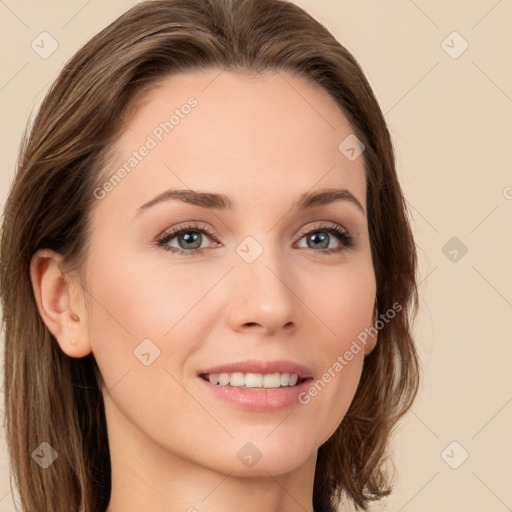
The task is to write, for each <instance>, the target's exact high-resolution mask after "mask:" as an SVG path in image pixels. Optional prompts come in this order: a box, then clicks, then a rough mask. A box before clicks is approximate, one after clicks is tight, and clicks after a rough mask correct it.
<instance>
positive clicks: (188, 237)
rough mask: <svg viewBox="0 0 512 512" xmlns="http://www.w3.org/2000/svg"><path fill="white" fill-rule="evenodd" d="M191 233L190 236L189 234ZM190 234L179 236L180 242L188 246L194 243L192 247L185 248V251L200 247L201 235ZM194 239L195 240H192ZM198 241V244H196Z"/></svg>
mask: <svg viewBox="0 0 512 512" xmlns="http://www.w3.org/2000/svg"><path fill="white" fill-rule="evenodd" d="M191 233H192V234H191ZM191 233H184V234H182V235H181V236H180V239H181V241H184V242H185V243H187V244H190V243H192V244H193V243H194V242H195V244H196V245H195V246H194V247H185V249H198V248H199V247H201V239H200V237H201V234H200V233H195V232H191ZM194 238H195V240H194ZM198 241H199V243H197V242H198Z"/></svg>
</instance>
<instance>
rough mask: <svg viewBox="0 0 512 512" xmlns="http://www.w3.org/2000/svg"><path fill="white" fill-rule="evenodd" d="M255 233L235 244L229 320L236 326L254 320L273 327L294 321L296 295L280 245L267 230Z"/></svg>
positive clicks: (277, 327) (267, 327)
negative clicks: (258, 233)
mask: <svg viewBox="0 0 512 512" xmlns="http://www.w3.org/2000/svg"><path fill="white" fill-rule="evenodd" d="M256 236H258V238H259V240H257V239H256ZM256 236H248V237H246V238H245V239H244V240H242V242H241V243H240V244H239V245H238V246H237V247H236V253H237V254H236V258H235V268H234V272H233V276H232V278H233V281H232V282H233V288H234V289H233V290H232V292H233V293H232V295H231V298H230V302H231V303H232V304H231V308H230V311H231V321H232V322H234V323H235V325H233V327H235V328H236V327H237V326H238V327H242V326H243V325H246V324H254V323H257V324H259V325H260V326H262V327H264V328H265V329H268V330H272V331H274V330H276V329H279V328H280V327H284V326H285V325H287V324H288V323H289V322H294V321H296V318H295V313H296V307H295V301H296V297H295V295H294V293H293V292H292V290H293V283H292V276H291V272H290V267H289V266H288V265H287V262H286V255H285V253H284V247H283V245H282V244H280V243H279V241H275V240H274V238H273V237H272V235H271V234H269V233H265V234H264V235H261V234H260V235H256Z"/></svg>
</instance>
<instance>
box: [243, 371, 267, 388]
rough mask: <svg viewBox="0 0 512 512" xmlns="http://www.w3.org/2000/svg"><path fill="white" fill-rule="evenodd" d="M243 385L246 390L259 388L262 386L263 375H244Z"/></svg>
mask: <svg viewBox="0 0 512 512" xmlns="http://www.w3.org/2000/svg"><path fill="white" fill-rule="evenodd" d="M245 385H246V387H248V388H261V387H262V386H263V375H262V374H261V373H246V374H245Z"/></svg>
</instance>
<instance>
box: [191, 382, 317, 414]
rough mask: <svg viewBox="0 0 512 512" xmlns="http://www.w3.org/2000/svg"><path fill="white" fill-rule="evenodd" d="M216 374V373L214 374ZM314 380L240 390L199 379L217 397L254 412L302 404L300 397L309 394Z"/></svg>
mask: <svg viewBox="0 0 512 512" xmlns="http://www.w3.org/2000/svg"><path fill="white" fill-rule="evenodd" d="M212 373H215V372H212ZM312 380H313V379H312V378H308V379H306V380H304V381H302V382H300V383H299V384H297V385H296V386H286V387H282V388H268V389H265V388H240V387H236V386H233V387H232V386H220V385H217V384H212V383H211V382H210V381H208V380H205V379H203V378H202V377H198V381H199V382H200V383H201V384H200V386H204V387H205V389H206V390H207V391H208V392H211V393H212V394H213V395H214V396H215V397H217V398H219V399H221V400H226V401H227V402H228V403H231V404H233V405H235V406H236V407H239V408H241V409H245V410H248V411H254V412H271V411H277V410H278V409H283V408H285V407H289V406H291V405H294V404H295V405H297V404H299V403H302V402H300V400H299V395H301V394H304V393H307V391H308V389H309V387H310V386H311V381H312Z"/></svg>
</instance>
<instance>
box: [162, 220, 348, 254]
mask: <svg viewBox="0 0 512 512" xmlns="http://www.w3.org/2000/svg"><path fill="white" fill-rule="evenodd" d="M190 232H192V233H201V234H203V235H207V236H209V237H211V238H215V237H216V235H217V232H216V231H214V230H210V229H208V228H206V227H201V226H199V225H198V224H188V225H185V226H181V227H178V228H172V229H170V230H169V231H166V232H165V233H164V234H163V235H162V236H160V237H159V238H158V239H157V240H156V244H155V245H156V246H157V247H162V248H163V249H164V250H166V251H169V252H172V253H175V254H181V255H183V256H194V255H198V254H200V253H201V252H203V251H205V250H206V249H188V250H185V249H179V248H177V247H171V246H169V245H167V244H168V242H170V241H171V240H172V239H173V238H176V237H177V236H179V235H181V234H183V233H190ZM313 233H329V234H330V235H334V236H335V237H336V238H337V239H338V240H339V241H340V242H342V246H341V247H340V248H338V249H324V250H321V251H316V250H315V249H311V248H310V247H309V248H308V249H311V250H313V251H315V252H320V253H324V254H333V253H340V252H341V251H344V250H346V249H350V248H351V247H353V246H354V243H355V242H354V238H353V237H352V235H350V234H349V233H348V231H346V230H345V229H344V228H342V227H341V226H338V225H337V224H328V225H326V224H317V225H315V226H314V227H313V228H312V229H310V230H308V231H306V232H305V233H301V236H300V238H299V240H302V238H304V237H305V236H308V235H311V234H313Z"/></svg>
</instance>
